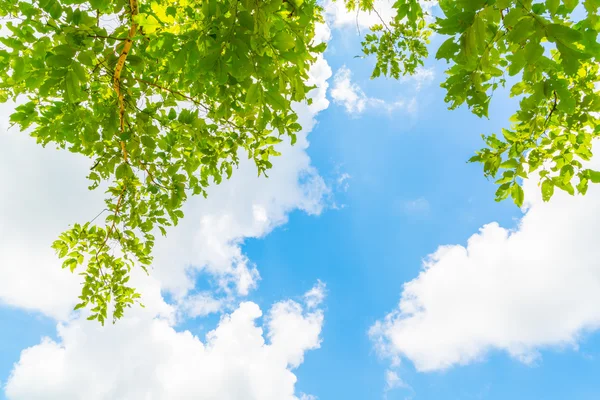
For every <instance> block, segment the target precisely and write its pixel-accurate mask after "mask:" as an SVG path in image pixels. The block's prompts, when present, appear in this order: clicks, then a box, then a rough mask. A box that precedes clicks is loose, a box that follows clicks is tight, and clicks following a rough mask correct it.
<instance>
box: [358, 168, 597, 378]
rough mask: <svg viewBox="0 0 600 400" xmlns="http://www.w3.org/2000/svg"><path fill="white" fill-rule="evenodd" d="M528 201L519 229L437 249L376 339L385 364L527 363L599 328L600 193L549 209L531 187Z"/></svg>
mask: <svg viewBox="0 0 600 400" xmlns="http://www.w3.org/2000/svg"><path fill="white" fill-rule="evenodd" d="M596 164H600V163H598V162H596ZM596 169H598V165H596ZM525 193H526V197H527V198H528V199H530V200H529V203H528V205H527V207H528V209H527V212H526V214H525V215H524V216H523V218H522V219H521V221H520V223H519V225H518V227H517V228H516V229H514V230H510V229H506V228H503V227H501V226H499V225H498V224H497V223H490V224H488V225H485V226H483V227H482V228H481V230H480V231H479V232H478V233H476V234H474V235H473V236H472V237H471V238H470V239H469V240H468V242H467V245H466V246H462V245H449V246H441V247H439V248H438V250H437V251H436V252H435V253H434V254H432V255H430V256H429V257H428V258H427V259H426V261H425V262H424V265H423V270H422V271H421V273H420V274H419V276H418V277H417V278H415V279H413V280H412V281H410V282H408V283H405V284H404V288H403V292H402V296H401V300H400V303H399V306H398V308H397V309H395V310H394V311H393V312H391V313H390V314H388V315H387V316H386V317H385V318H384V319H382V320H381V321H379V322H377V323H376V324H375V325H374V326H373V327H372V328H371V330H370V335H371V337H372V339H373V340H374V342H375V344H376V346H377V348H378V349H379V350H380V352H381V353H382V354H383V355H385V356H387V357H390V358H391V359H392V360H393V361H395V362H398V360H399V359H400V358H402V357H405V358H407V359H409V360H411V361H412V362H413V363H414V365H415V367H416V368H417V369H418V370H419V371H434V370H443V369H446V368H449V367H452V366H455V365H465V364H470V363H473V362H476V361H480V360H482V359H484V358H485V356H486V355H487V354H488V353H489V352H490V351H492V350H500V351H504V352H506V353H508V354H509V355H510V356H512V357H514V358H516V359H518V360H520V361H522V362H525V363H530V362H532V361H534V360H535V359H536V358H537V357H539V351H540V350H542V349H547V348H553V347H564V346H566V347H571V348H576V347H577V342H578V339H579V338H580V336H581V335H582V334H583V333H584V332H586V331H591V330H595V329H598V328H599V327H600V308H599V307H598V306H597V305H598V304H600V264H599V263H598V259H600V247H599V246H598V238H597V235H596V233H595V232H596V231H597V227H598V225H599V224H600V209H599V208H598V207H597V204H598V202H599V201H600V187H598V186H597V185H594V186H592V187H590V190H589V192H588V194H587V195H586V196H577V197H570V196H569V195H567V194H565V193H563V192H561V193H557V194H556V195H555V197H554V198H553V199H552V201H551V202H550V203H544V202H543V201H542V200H541V198H540V194H539V188H538V187H537V186H536V182H534V181H528V182H526V184H525Z"/></svg>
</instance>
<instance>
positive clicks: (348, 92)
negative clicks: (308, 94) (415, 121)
mask: <svg viewBox="0 0 600 400" xmlns="http://www.w3.org/2000/svg"><path fill="white" fill-rule="evenodd" d="M331 97H332V98H333V101H334V102H335V103H336V104H339V105H342V106H344V107H345V108H346V112H348V113H349V114H354V115H356V114H361V113H363V112H364V111H365V110H367V109H372V110H375V111H384V112H387V113H391V112H393V111H397V110H403V111H405V112H406V113H408V114H415V113H416V112H417V101H416V98H412V99H411V100H403V99H400V100H396V101H394V102H392V103H390V102H387V101H385V100H382V99H379V98H376V97H369V96H367V95H366V94H365V92H364V91H363V90H362V89H361V87H360V86H359V85H358V84H356V83H354V82H352V71H350V69H348V68H347V67H346V66H343V67H341V68H340V69H339V70H338V71H337V72H336V73H335V76H334V78H333V88H332V89H331Z"/></svg>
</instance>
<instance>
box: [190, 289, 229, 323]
mask: <svg viewBox="0 0 600 400" xmlns="http://www.w3.org/2000/svg"><path fill="white" fill-rule="evenodd" d="M224 305H225V304H224V300H222V299H216V298H214V297H213V295H212V293H210V292H201V293H197V294H194V295H191V296H187V297H186V298H185V301H183V302H182V304H181V308H182V309H183V312H184V313H185V315H186V316H188V317H191V318H196V317H205V316H207V315H209V314H213V313H216V312H219V311H222V310H223V307H224Z"/></svg>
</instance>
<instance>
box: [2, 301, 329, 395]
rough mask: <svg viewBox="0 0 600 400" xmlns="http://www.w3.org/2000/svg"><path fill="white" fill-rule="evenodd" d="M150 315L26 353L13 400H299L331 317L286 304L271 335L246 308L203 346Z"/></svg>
mask: <svg viewBox="0 0 600 400" xmlns="http://www.w3.org/2000/svg"><path fill="white" fill-rule="evenodd" d="M144 313H145V311H143V310H140V309H137V310H134V311H133V312H132V313H129V314H128V315H127V317H126V318H125V319H123V320H121V321H120V322H119V323H118V324H116V325H107V326H106V327H104V328H102V327H100V326H99V325H98V324H94V323H85V321H82V320H81V319H78V320H74V321H70V322H68V323H65V324H61V325H59V327H58V337H59V340H58V341H53V340H51V339H49V338H44V339H43V340H42V341H41V343H40V344H38V345H36V346H33V347H31V348H28V349H25V350H23V352H22V353H21V358H20V360H19V362H18V363H17V364H16V365H15V368H14V370H13V371H12V374H11V376H10V377H9V379H8V382H7V383H6V392H5V393H6V395H7V397H8V399H10V400H18V399H27V400H34V399H49V400H52V399H57V400H58V399H60V400H69V399H82V398H86V399H90V400H94V399H130V400H137V399H140V400H141V399H156V400H159V399H206V400H210V399H214V400H217V399H218V400H239V399H247V400H252V399H256V400H292V399H297V397H296V396H295V395H294V392H295V391H294V386H295V382H296V376H295V375H294V373H293V372H292V370H293V369H294V368H296V367H298V366H299V365H300V363H302V360H303V356H304V353H305V352H306V351H308V350H311V349H316V348H318V347H319V346H320V338H319V335H320V333H321V327H322V324H323V313H322V311H321V310H318V309H316V310H315V309H313V310H306V309H305V308H304V307H303V306H302V305H301V304H298V303H296V302H293V301H283V302H280V303H276V304H275V305H274V306H273V307H272V308H271V310H270V311H269V313H268V314H267V315H266V317H265V322H264V324H263V328H261V327H260V326H258V325H257V323H256V320H257V319H258V318H260V317H261V316H262V312H261V310H260V308H259V307H258V305H256V304H254V303H250V302H246V303H242V304H240V305H239V307H238V308H237V309H236V310H235V311H234V312H232V313H231V314H230V315H226V316H224V317H223V318H222V319H221V322H220V323H219V325H218V327H217V328H216V329H215V330H213V331H211V332H209V333H208V334H207V335H206V338H205V340H204V341H202V340H201V339H200V338H198V337H196V336H194V335H192V334H191V333H190V332H189V331H185V332H177V331H176V330H175V329H173V327H172V326H171V325H170V324H169V323H168V321H166V320H164V319H159V318H156V319H152V318H147V315H146V314H144ZM82 318H83V317H82ZM264 331H266V334H265V332H264ZM303 398H310V397H306V395H304V397H303Z"/></svg>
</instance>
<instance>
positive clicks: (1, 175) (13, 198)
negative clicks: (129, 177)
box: [0, 104, 104, 318]
mask: <svg viewBox="0 0 600 400" xmlns="http://www.w3.org/2000/svg"><path fill="white" fill-rule="evenodd" d="M9 109H10V106H9V105H7V104H3V105H0V115H2V116H3V117H0V182H2V191H1V194H0V221H2V223H0V303H5V304H9V305H12V306H16V307H22V308H26V309H30V310H39V311H42V312H43V313H45V314H47V315H50V316H52V317H55V318H66V317H67V315H68V313H69V311H70V310H71V309H72V307H73V305H74V301H76V300H77V296H78V294H79V293H80V290H81V289H80V287H79V279H78V277H77V276H76V275H72V274H70V273H68V272H66V271H63V270H61V267H60V262H59V261H58V260H57V258H56V255H55V253H54V250H53V249H52V248H51V247H50V246H51V244H52V242H53V241H54V240H55V239H56V238H57V237H58V235H59V234H60V233H61V232H62V231H63V230H65V229H66V228H67V226H68V224H70V223H73V222H78V221H85V220H89V219H91V218H93V217H94V215H95V214H97V213H98V211H99V210H102V209H103V208H104V203H103V202H102V199H101V198H98V196H96V195H95V193H91V192H89V191H88V190H87V186H88V185H89V183H88V182H87V181H86V179H85V175H86V171H87V170H88V169H89V167H90V162H89V161H88V160H86V159H84V158H83V157H77V156H74V155H71V154H69V156H68V157H67V156H65V154H64V153H65V152H64V151H57V150H55V149H53V148H51V147H50V146H48V147H47V148H45V149H44V148H42V147H41V146H39V145H36V144H34V143H33V141H32V139H31V138H29V137H28V135H27V134H26V133H19V132H14V131H11V132H6V130H7V128H8V118H7V117H6V116H7V115H8V110H9Z"/></svg>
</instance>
